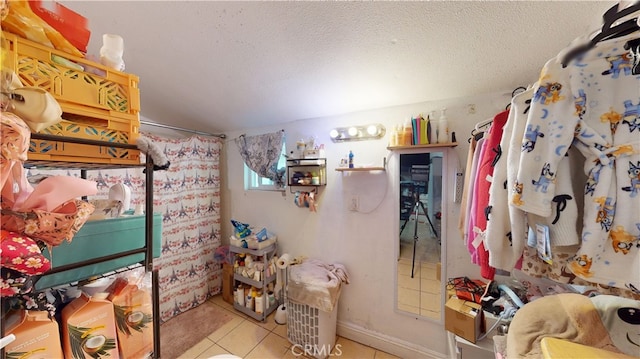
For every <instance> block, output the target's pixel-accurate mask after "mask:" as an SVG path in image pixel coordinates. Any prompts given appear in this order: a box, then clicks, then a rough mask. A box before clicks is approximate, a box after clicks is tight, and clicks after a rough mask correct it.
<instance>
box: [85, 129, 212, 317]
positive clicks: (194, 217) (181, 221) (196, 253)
mask: <svg viewBox="0 0 640 359" xmlns="http://www.w3.org/2000/svg"><path fill="white" fill-rule="evenodd" d="M144 136H145V137H147V138H149V139H150V140H151V141H152V142H153V143H154V144H155V145H157V146H158V147H159V149H160V150H161V151H163V152H164V154H165V155H166V156H167V158H168V159H169V161H170V162H171V165H170V166H169V169H168V170H166V171H155V172H154V174H153V176H154V181H153V182H154V183H153V191H154V197H153V208H154V213H160V214H161V215H162V254H161V256H160V258H155V259H154V268H156V269H158V272H159V293H160V320H161V321H162V322H166V321H167V320H169V319H171V318H172V317H174V316H175V315H178V314H180V313H182V312H185V311H187V310H189V309H191V308H194V307H196V306H198V305H200V304H202V303H203V302H204V301H205V300H207V299H208V298H209V297H210V296H212V295H215V294H218V293H220V290H221V281H222V276H221V274H222V273H221V269H220V264H219V263H218V262H217V261H216V260H215V259H214V252H215V250H216V248H218V247H219V246H220V244H221V242H220V167H219V163H220V149H221V147H222V140H221V139H219V138H210V137H200V136H193V137H190V138H181V139H169V138H163V137H158V136H155V135H151V134H144ZM87 177H88V179H91V180H94V181H97V182H98V189H99V191H100V194H101V195H102V196H103V197H106V196H108V193H109V188H110V187H111V186H113V185H114V184H117V183H124V184H126V185H128V186H129V187H131V192H132V203H131V207H132V208H135V206H136V205H137V204H142V203H144V199H145V184H144V182H145V177H144V174H143V173H142V169H140V168H133V169H118V170H104V171H88V176H87Z"/></svg>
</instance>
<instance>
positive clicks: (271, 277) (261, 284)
mask: <svg viewBox="0 0 640 359" xmlns="http://www.w3.org/2000/svg"><path fill="white" fill-rule="evenodd" d="M276 249H277V243H275V242H274V243H272V244H270V245H268V246H266V247H264V248H260V249H250V248H242V247H237V246H234V245H231V246H229V252H230V253H231V254H232V255H233V260H234V263H235V261H236V260H237V259H238V258H239V257H240V256H239V255H242V254H244V255H245V256H246V255H250V256H252V258H254V260H255V262H258V260H257V259H258V258H261V259H260V261H259V263H262V265H263V268H264V270H263V271H262V272H261V274H260V275H259V276H260V278H259V280H255V279H256V278H255V277H254V279H251V278H248V277H245V276H243V275H242V273H238V271H237V270H236V271H234V274H233V288H234V292H237V290H236V289H237V287H238V285H239V284H242V285H243V286H248V287H254V288H256V289H257V290H260V291H262V295H263V303H264V307H263V308H264V309H263V310H262V313H259V312H257V311H256V310H254V309H252V308H251V307H247V305H246V303H245V301H244V300H243V301H242V302H240V303H239V302H238V297H237V295H236V296H235V300H234V302H233V307H234V308H235V309H236V310H238V311H240V312H242V313H244V314H246V315H248V316H250V317H252V318H253V319H255V320H260V321H264V320H265V318H266V317H267V316H269V314H271V312H273V311H274V310H275V309H276V308H277V307H278V302H277V301H274V303H272V304H269V299H268V295H267V286H268V285H269V283H274V282H275V281H276V278H277V276H276V272H275V271H273V272H271V271H268V270H267V269H268V267H269V262H270V261H271V259H272V258H273V257H274V256H275V254H276ZM235 267H236V266H234V268H235ZM238 268H239V267H238ZM265 273H268V276H267V275H265ZM242 295H244V292H243V294H242ZM243 299H246V298H243Z"/></svg>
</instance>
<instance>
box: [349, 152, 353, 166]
mask: <svg viewBox="0 0 640 359" xmlns="http://www.w3.org/2000/svg"><path fill="white" fill-rule="evenodd" d="M349 168H353V152H352V151H349Z"/></svg>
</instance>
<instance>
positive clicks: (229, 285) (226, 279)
mask: <svg viewBox="0 0 640 359" xmlns="http://www.w3.org/2000/svg"><path fill="white" fill-rule="evenodd" d="M222 299H223V300H224V301H225V302H227V303H229V304H233V266H232V265H231V264H229V263H222Z"/></svg>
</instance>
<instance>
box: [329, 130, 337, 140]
mask: <svg viewBox="0 0 640 359" xmlns="http://www.w3.org/2000/svg"><path fill="white" fill-rule="evenodd" d="M338 135H339V133H338V130H336V129H335V128H334V129H333V130H331V132H329V136H330V137H331V138H334V139H335V138H337V137H338Z"/></svg>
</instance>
